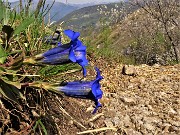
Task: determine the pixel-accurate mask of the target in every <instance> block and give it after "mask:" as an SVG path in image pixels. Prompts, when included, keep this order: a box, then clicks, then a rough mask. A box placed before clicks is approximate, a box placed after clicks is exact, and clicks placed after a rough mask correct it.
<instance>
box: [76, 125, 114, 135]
mask: <svg viewBox="0 0 180 135" xmlns="http://www.w3.org/2000/svg"><path fill="white" fill-rule="evenodd" d="M104 130H113V131H117V129H116V128H115V127H103V128H98V129H93V130H87V131H83V132H79V133H77V134H78V135H82V134H88V133H93V132H100V131H104Z"/></svg>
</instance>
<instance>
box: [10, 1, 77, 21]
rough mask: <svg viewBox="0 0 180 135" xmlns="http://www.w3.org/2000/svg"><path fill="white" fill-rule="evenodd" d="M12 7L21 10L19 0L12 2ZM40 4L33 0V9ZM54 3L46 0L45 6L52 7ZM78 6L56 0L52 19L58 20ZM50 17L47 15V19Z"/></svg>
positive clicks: (51, 14)
mask: <svg viewBox="0 0 180 135" xmlns="http://www.w3.org/2000/svg"><path fill="white" fill-rule="evenodd" d="M10 4H11V8H16V10H17V11H19V8H18V6H19V1H16V2H10ZM25 4H26V3H25V2H23V6H25ZM37 4H38V1H33V2H32V6H31V10H35V9H36V6H37ZM52 4H53V1H46V3H45V7H47V6H48V7H50V6H51V5H52ZM78 8H79V7H78V6H73V5H69V4H64V3H62V2H55V3H54V4H53V6H52V8H51V9H50V17H51V21H58V20H59V19H61V18H63V17H64V16H65V15H67V14H69V13H70V12H72V11H74V10H76V9H78ZM47 18H48V15H46V20H47Z"/></svg>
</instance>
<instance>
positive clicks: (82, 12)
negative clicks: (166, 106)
mask: <svg viewBox="0 0 180 135" xmlns="http://www.w3.org/2000/svg"><path fill="white" fill-rule="evenodd" d="M135 9H136V8H131V6H130V5H129V4H128V3H122V2H121V3H110V4H100V5H94V6H89V7H84V8H81V9H78V10H76V11H73V12H71V13H70V14H68V15H66V16H65V17H63V18H62V19H60V20H59V21H58V23H61V22H63V21H64V27H71V28H73V29H78V30H79V29H81V30H82V29H86V28H87V27H91V26H92V27H99V26H100V25H101V24H102V23H105V24H108V23H110V22H111V21H112V19H113V17H114V16H115V15H116V13H117V12H122V11H123V10H126V13H129V12H133V11H134V10H135ZM118 15H119V19H122V18H123V17H124V16H125V14H124V13H123V12H122V13H121V14H118Z"/></svg>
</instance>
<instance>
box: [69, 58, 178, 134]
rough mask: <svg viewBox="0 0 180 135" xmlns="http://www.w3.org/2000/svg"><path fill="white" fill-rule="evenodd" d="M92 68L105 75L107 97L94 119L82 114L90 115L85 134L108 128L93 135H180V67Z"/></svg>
mask: <svg viewBox="0 0 180 135" xmlns="http://www.w3.org/2000/svg"><path fill="white" fill-rule="evenodd" d="M91 65H98V66H99V67H100V69H101V71H102V75H103V77H104V79H103V81H101V84H102V90H103V91H104V97H103V99H102V100H101V102H102V103H103V107H102V109H101V110H100V111H99V112H98V113H97V114H96V115H95V116H93V115H92V116H91V115H90V114H89V113H87V112H82V113H87V114H89V115H87V116H86V117H85V119H83V120H82V121H84V123H87V122H88V128H87V129H86V130H89V129H91V130H92V129H96V130H98V129H99V130H101V129H100V128H102V127H109V129H104V131H100V132H94V133H96V134H100V135H121V134H127V135H155V134H157V135H178V134H180V72H179V71H180V65H174V66H160V65H154V66H147V65H139V66H124V65H112V64H107V63H102V62H100V61H97V62H95V63H91ZM82 102H83V101H82ZM87 105H88V103H87V104H85V105H83V106H84V107H85V106H86V107H88V106H87ZM96 116H97V117H96ZM91 117H94V119H93V120H91ZM75 118H77V117H75ZM90 121H91V122H90ZM111 128H112V129H111ZM113 128H116V129H117V131H114V129H113ZM84 130H85V129H84ZM102 130H103V129H102ZM67 134H68V131H67ZM70 134H72V135H73V134H75V133H70Z"/></svg>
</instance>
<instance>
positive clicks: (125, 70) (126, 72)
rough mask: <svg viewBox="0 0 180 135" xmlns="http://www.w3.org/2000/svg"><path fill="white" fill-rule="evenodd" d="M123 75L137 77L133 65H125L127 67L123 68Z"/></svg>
mask: <svg viewBox="0 0 180 135" xmlns="http://www.w3.org/2000/svg"><path fill="white" fill-rule="evenodd" d="M122 74H123V75H129V76H134V75H136V70H135V67H134V66H133V65H125V66H123V69H122Z"/></svg>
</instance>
